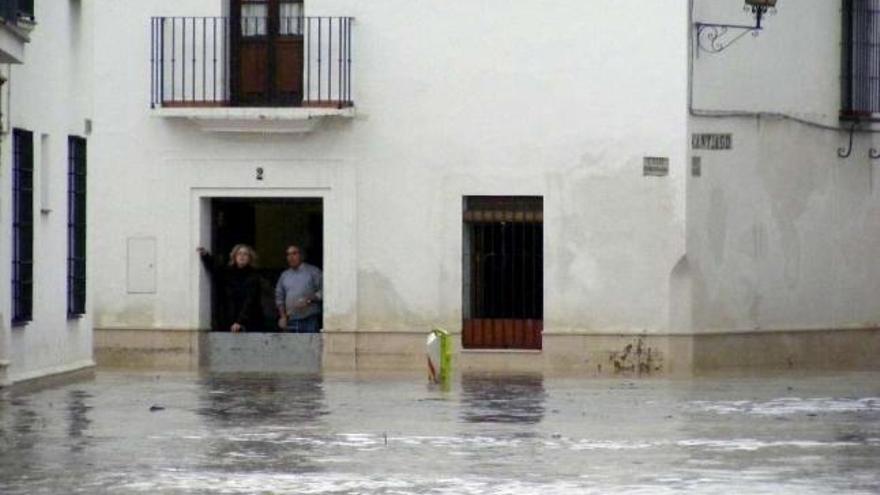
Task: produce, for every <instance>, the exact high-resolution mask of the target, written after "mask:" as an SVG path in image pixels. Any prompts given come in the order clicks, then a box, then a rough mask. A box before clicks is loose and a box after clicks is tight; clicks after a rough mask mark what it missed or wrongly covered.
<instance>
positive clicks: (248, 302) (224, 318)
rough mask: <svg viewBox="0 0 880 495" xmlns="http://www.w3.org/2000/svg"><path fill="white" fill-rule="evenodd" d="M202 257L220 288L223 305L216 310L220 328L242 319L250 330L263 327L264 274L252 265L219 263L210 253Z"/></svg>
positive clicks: (218, 288) (243, 323)
mask: <svg viewBox="0 0 880 495" xmlns="http://www.w3.org/2000/svg"><path fill="white" fill-rule="evenodd" d="M201 258H202V263H203V264H204V265H205V268H206V269H207V270H208V273H210V274H211V277H212V278H213V281H214V283H215V284H216V285H215V287H216V290H217V291H218V296H219V297H218V299H219V304H220V308H218V309H219V311H217V313H216V314H217V315H218V317H219V319H220V321H219V322H218V323H219V324H220V330H223V331H228V330H229V327H231V326H232V324H233V323H238V324H239V325H241V326H243V327H245V328H244V330H246V331H249V332H256V331H260V327H261V326H262V324H263V310H262V305H261V304H260V296H261V284H260V275H259V274H258V273H257V272H256V271H255V270H254V269H253V267H250V266H246V267H244V268H239V267H237V266H228V265H225V264H222V263H217V262H215V261H214V259H213V258H212V257H211V255H209V254H205V255H203V256H202V257H201Z"/></svg>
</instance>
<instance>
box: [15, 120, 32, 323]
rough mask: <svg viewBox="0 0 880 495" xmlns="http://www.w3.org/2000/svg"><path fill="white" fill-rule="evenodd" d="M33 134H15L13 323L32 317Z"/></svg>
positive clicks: (18, 130)
mask: <svg viewBox="0 0 880 495" xmlns="http://www.w3.org/2000/svg"><path fill="white" fill-rule="evenodd" d="M33 275H34V134H33V133H32V132H30V131H26V130H23V129H13V131H12V323H13V324H17V323H25V322H28V321H30V320H31V319H32V317H33V302H34V301H33V292H34V277H33Z"/></svg>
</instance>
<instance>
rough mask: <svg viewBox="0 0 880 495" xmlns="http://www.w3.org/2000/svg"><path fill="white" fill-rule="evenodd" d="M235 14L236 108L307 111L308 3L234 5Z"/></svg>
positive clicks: (276, 0)
mask: <svg viewBox="0 0 880 495" xmlns="http://www.w3.org/2000/svg"><path fill="white" fill-rule="evenodd" d="M230 10H231V12H230V14H231V15H230V25H231V31H232V47H231V48H232V49H231V62H232V67H231V72H232V74H231V76H232V77H231V79H232V81H231V82H232V88H231V89H232V103H233V104H235V105H241V106H299V105H301V104H302V101H303V64H304V57H305V55H304V53H303V47H304V44H303V43H304V38H303V2H302V0H231V4H230Z"/></svg>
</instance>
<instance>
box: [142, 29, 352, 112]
mask: <svg viewBox="0 0 880 495" xmlns="http://www.w3.org/2000/svg"><path fill="white" fill-rule="evenodd" d="M352 23H353V18H351V17H281V18H267V17H238V18H236V17H154V18H153V19H152V22H151V26H150V29H151V38H152V44H151V53H150V66H151V97H150V106H151V107H152V108H156V107H181V106H189V107H212V106H264V107H265V106H281V107H296V106H304V107H332V108H344V107H350V106H353V102H352V98H351V80H352V78H351V73H352V72H351V59H352V30H351V28H352Z"/></svg>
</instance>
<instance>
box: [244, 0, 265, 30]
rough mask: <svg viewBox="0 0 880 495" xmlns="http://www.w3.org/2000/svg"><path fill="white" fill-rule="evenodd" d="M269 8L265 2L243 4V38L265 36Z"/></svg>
mask: <svg viewBox="0 0 880 495" xmlns="http://www.w3.org/2000/svg"><path fill="white" fill-rule="evenodd" d="M268 16H269V6H268V5H267V4H266V3H265V2H256V1H252V2H242V3H241V35H242V36H243V37H251V36H265V35H266V26H267V24H268V23H267V20H268Z"/></svg>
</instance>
